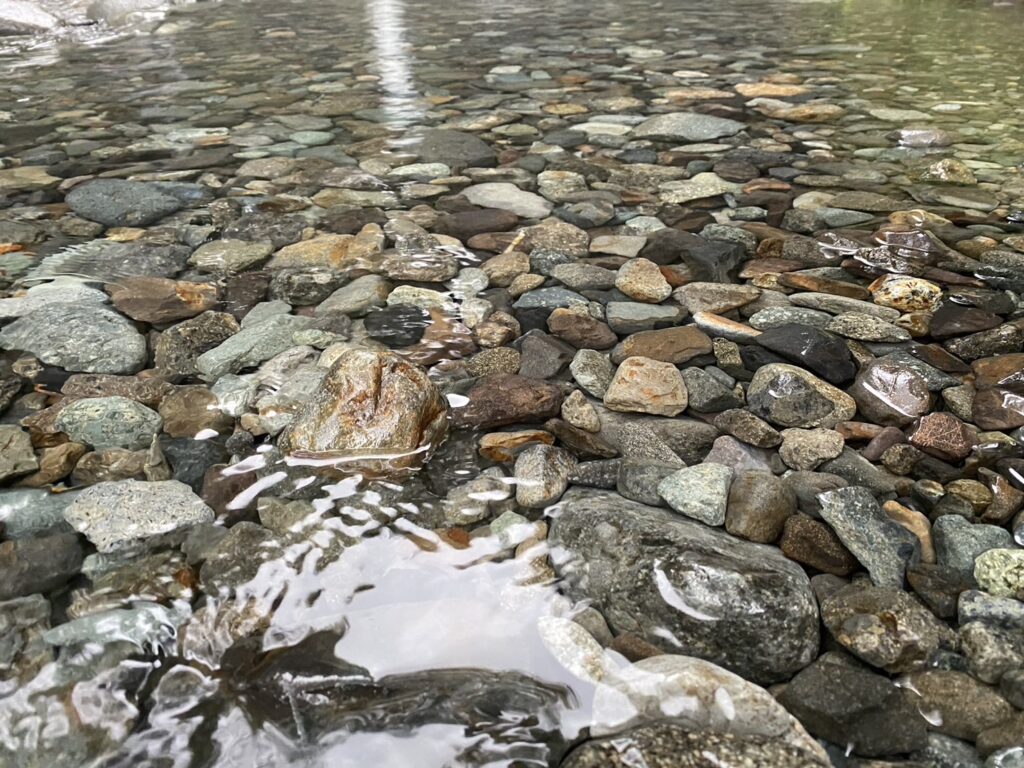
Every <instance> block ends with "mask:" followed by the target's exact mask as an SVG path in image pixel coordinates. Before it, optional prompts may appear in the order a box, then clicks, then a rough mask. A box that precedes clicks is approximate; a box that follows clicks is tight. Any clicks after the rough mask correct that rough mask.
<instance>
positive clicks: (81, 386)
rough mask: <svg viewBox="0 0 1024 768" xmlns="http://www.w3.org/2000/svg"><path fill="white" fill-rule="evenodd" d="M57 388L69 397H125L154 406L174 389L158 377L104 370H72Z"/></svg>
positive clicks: (149, 406) (148, 406)
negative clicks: (85, 371)
mask: <svg viewBox="0 0 1024 768" xmlns="http://www.w3.org/2000/svg"><path fill="white" fill-rule="evenodd" d="M60 391H61V392H63V393H64V394H65V395H70V396H72V397H126V398H128V399H129V400H135V401H136V402H139V403H142V404H143V405H144V406H146V407H147V408H156V407H157V406H158V405H160V401H161V400H163V399H164V397H165V396H166V395H167V394H168V393H169V392H172V391H174V385H173V384H171V383H170V382H168V381H166V380H164V379H161V378H159V377H155V376H154V377H151V378H148V379H142V378H139V377H137V376H115V375H113V374H106V373H75V374H72V375H71V376H69V377H68V379H67V381H65V382H64V386H62V387H61V388H60Z"/></svg>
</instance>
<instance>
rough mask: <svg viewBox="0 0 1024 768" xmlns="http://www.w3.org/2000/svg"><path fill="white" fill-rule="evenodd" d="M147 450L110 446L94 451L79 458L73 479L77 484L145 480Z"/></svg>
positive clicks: (72, 474) (72, 475)
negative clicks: (127, 449)
mask: <svg viewBox="0 0 1024 768" xmlns="http://www.w3.org/2000/svg"><path fill="white" fill-rule="evenodd" d="M145 467H146V451H126V450H124V449H123V448H109V449H107V450H105V451H93V452H92V453H87V454H85V455H84V456H83V457H82V458H81V459H79V460H78V464H77V465H75V469H74V471H73V472H72V473H71V480H72V481H73V482H74V484H75V485H93V484H95V483H103V482H106V481H108V480H144V479H145V477H146V473H145Z"/></svg>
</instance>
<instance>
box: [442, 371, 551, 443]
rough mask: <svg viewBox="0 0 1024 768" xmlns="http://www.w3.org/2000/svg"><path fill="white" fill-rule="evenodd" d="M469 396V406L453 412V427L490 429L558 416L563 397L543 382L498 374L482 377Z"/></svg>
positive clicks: (467, 395) (455, 409)
mask: <svg viewBox="0 0 1024 768" xmlns="http://www.w3.org/2000/svg"><path fill="white" fill-rule="evenodd" d="M466 397H467V398H468V399H469V402H468V403H466V405H464V406H461V407H457V408H453V409H452V425H453V426H456V427H482V428H484V429H487V428H489V427H501V426H504V425H505V424H515V423H518V422H536V421H544V420H546V419H550V418H552V417H554V416H557V415H558V412H559V410H560V409H561V407H562V399H563V397H564V394H563V391H562V388H561V387H559V386H557V385H555V384H549V383H548V382H546V381H541V380H540V379H530V378H527V377H525V376H513V375H510V374H496V375H491V376H482V377H480V380H479V381H477V382H476V384H475V385H474V386H473V387H472V388H471V389H470V390H469V391H468V392H467V393H466Z"/></svg>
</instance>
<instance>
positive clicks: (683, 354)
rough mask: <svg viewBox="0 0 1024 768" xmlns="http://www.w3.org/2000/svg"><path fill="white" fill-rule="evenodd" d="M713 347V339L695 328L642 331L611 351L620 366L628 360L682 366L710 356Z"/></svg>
mask: <svg viewBox="0 0 1024 768" xmlns="http://www.w3.org/2000/svg"><path fill="white" fill-rule="evenodd" d="M712 348H713V347H712V344H711V337H710V336H708V335H707V334H706V333H704V331H702V330H701V329H700V328H698V327H697V326H695V325H684V326H679V327H677V328H665V329H662V330H658V331H640V332H639V333H634V334H632V335H631V336H627V337H626V338H625V339H623V340H622V343H621V344H619V346H617V347H616V348H615V349H614V350H613V351H612V362H613V363H615V364H616V365H617V364H619V363H621V362H622V361H623V360H625V359H626V358H627V357H647V358H650V359H651V360H659V361H661V362H664V363H672V364H673V365H679V364H681V363H685V362H686V361H688V360H692V359H693V358H695V357H697V356H698V355H707V354H710V353H711V351H712Z"/></svg>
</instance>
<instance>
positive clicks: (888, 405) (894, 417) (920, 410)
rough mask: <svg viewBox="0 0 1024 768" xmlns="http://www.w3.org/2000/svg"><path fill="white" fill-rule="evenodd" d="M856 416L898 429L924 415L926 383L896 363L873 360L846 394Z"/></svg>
mask: <svg viewBox="0 0 1024 768" xmlns="http://www.w3.org/2000/svg"><path fill="white" fill-rule="evenodd" d="M847 391H848V392H849V394H850V395H852V396H853V399H854V400H856V401H857V407H858V408H859V409H860V412H861V413H862V414H864V415H865V416H866V417H867V418H868V419H870V420H871V421H873V422H874V423H876V424H883V425H889V426H896V427H902V426H906V425H907V424H909V423H910V422H912V421H913V420H914V419H916V418H918V417H920V416H923V415H924V414H926V413H928V410H929V408H930V407H931V402H932V399H931V393H930V392H929V391H928V384H927V382H926V381H925V380H924V379H923V378H922V377H920V376H919V375H917V374H916V373H915V372H914V371H912V370H908V369H907V368H906V367H904V366H900V365H899V364H898V363H895V362H889V361H886V360H873V361H872V362H871V363H869V364H868V365H866V366H865V367H864V368H863V369H862V370H861V372H860V373H859V374H857V378H856V379H855V380H854V382H853V386H851V387H850V388H849V390H847Z"/></svg>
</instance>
